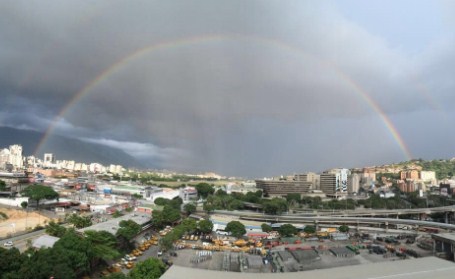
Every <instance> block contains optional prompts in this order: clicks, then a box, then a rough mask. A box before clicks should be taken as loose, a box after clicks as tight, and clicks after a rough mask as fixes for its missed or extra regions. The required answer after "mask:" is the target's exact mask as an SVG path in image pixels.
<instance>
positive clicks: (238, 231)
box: [224, 221, 246, 237]
mask: <svg viewBox="0 0 455 279" xmlns="http://www.w3.org/2000/svg"><path fill="white" fill-rule="evenodd" d="M224 230H225V231H227V232H230V233H231V235H232V236H235V237H242V236H243V235H244V234H245V233H246V230H245V225H244V224H242V223H240V222H239V221H231V222H229V223H227V225H226V228H225V229H224Z"/></svg>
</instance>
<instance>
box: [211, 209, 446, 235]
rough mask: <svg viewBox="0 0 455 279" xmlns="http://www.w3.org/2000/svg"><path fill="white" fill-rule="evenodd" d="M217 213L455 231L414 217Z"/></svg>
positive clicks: (278, 220) (266, 219)
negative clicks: (413, 218)
mask: <svg viewBox="0 0 455 279" xmlns="http://www.w3.org/2000/svg"><path fill="white" fill-rule="evenodd" d="M216 213H217V214H224V215H231V216H236V217H238V218H239V219H240V220H250V221H257V222H264V223H295V224H299V223H301V224H313V225H323V224H324V225H327V224H328V225H342V224H346V225H350V226H353V227H358V226H361V225H367V226H380V227H383V228H385V229H387V228H389V226H390V227H392V226H394V227H397V225H408V226H412V227H415V228H422V227H426V228H436V229H443V230H447V231H450V232H451V231H455V225H452V224H446V223H438V222H430V221H421V220H412V219H397V218H379V217H350V216H317V215H316V216H314V215H313V216H302V215H299V214H284V215H267V214H261V213H251V212H244V211H223V210H216Z"/></svg>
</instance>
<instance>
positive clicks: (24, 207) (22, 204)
mask: <svg viewBox="0 0 455 279" xmlns="http://www.w3.org/2000/svg"><path fill="white" fill-rule="evenodd" d="M27 206H28V202H26V201H23V202H21V207H22V208H23V209H27Z"/></svg>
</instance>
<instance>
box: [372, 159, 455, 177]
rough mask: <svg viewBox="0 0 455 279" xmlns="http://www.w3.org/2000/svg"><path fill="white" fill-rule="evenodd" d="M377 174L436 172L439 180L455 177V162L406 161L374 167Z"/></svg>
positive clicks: (436, 160) (452, 160)
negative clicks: (411, 171)
mask: <svg viewBox="0 0 455 279" xmlns="http://www.w3.org/2000/svg"><path fill="white" fill-rule="evenodd" d="M374 169H375V171H376V172H381V173H399V172H400V171H402V170H411V169H417V170H423V171H434V172H435V173H436V178H437V179H445V178H451V177H453V176H454V175H455V160H454V159H435V160H423V159H416V160H411V161H404V162H400V163H396V164H390V165H382V166H376V167H374Z"/></svg>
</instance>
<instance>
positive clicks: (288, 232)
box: [278, 224, 297, 237]
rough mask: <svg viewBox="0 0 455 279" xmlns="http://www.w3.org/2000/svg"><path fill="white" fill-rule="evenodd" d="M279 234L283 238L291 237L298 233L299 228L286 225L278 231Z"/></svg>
mask: <svg viewBox="0 0 455 279" xmlns="http://www.w3.org/2000/svg"><path fill="white" fill-rule="evenodd" d="M278 232H279V233H280V235H281V236H283V237H289V236H293V235H295V234H296V233H297V228H296V227H294V226H293V225H291V224H284V225H282V226H281V227H280V228H279V229H278Z"/></svg>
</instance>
